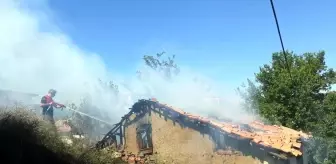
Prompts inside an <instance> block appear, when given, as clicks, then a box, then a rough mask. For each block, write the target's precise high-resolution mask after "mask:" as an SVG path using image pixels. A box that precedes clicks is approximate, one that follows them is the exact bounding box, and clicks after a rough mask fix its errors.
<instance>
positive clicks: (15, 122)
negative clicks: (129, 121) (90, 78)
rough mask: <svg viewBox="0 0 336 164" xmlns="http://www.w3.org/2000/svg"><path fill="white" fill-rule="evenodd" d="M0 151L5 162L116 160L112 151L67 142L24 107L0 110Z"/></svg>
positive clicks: (80, 163) (53, 163)
mask: <svg viewBox="0 0 336 164" xmlns="http://www.w3.org/2000/svg"><path fill="white" fill-rule="evenodd" d="M0 141H1V147H0V152H1V153H0V154H1V157H2V158H1V159H2V160H3V161H7V163H35V164H39V163H49V164H104V163H106V164H107V163H109V164H113V163H115V164H119V163H124V162H123V161H121V159H115V158H112V156H111V154H112V153H111V152H106V151H100V150H95V149H90V148H85V147H83V146H82V145H83V144H82V143H80V142H78V141H77V142H74V144H73V145H72V146H69V145H66V144H65V143H64V142H63V141H62V140H61V139H60V137H59V135H58V134H57V133H56V132H55V130H54V129H53V128H52V127H51V126H50V125H48V124H47V123H45V122H44V121H42V120H41V119H40V118H39V117H37V116H36V115H34V114H33V113H31V112H29V111H26V110H24V109H12V110H8V109H7V110H0Z"/></svg>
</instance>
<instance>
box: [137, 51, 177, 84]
mask: <svg viewBox="0 0 336 164" xmlns="http://www.w3.org/2000/svg"><path fill="white" fill-rule="evenodd" d="M164 54H165V52H161V53H157V54H156V55H155V56H152V55H150V56H148V55H145V56H144V57H143V60H144V62H145V64H146V65H147V66H148V67H150V68H151V69H153V70H155V71H157V72H160V73H163V75H164V77H165V78H167V79H171V78H172V77H173V76H174V75H177V74H178V73H179V72H180V68H179V67H178V66H177V64H176V63H175V55H173V56H171V57H169V56H168V58H167V59H164V58H163V56H164ZM137 73H138V75H141V72H140V71H137Z"/></svg>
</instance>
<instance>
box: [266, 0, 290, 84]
mask: <svg viewBox="0 0 336 164" xmlns="http://www.w3.org/2000/svg"><path fill="white" fill-rule="evenodd" d="M270 2H271V6H272V11H273V16H274V20H275V24H276V26H277V30H278V35H279V39H280V43H281V48H282V52H283V54H284V58H285V67H286V68H287V70H288V73H289V76H290V78H291V79H292V74H291V71H290V68H289V65H288V60H287V53H286V51H285V46H284V44H283V41H282V37H281V32H280V27H279V22H278V18H277V15H276V12H275V8H274V4H273V0H270Z"/></svg>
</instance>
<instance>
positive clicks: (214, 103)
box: [0, 0, 253, 122]
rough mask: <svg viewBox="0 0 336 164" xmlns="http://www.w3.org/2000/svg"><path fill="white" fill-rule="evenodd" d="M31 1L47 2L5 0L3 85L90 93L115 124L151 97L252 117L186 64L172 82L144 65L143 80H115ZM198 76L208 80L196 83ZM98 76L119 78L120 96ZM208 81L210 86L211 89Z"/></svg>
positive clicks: (70, 95)
mask: <svg viewBox="0 0 336 164" xmlns="http://www.w3.org/2000/svg"><path fill="white" fill-rule="evenodd" d="M23 2H24V3H23ZM26 3H34V4H35V5H37V6H38V4H41V6H43V5H44V4H45V1H42V0H41V1H40V0H35V1H23V0H22V1H14V0H12V1H11V0H1V2H0V20H1V25H0V66H1V67H0V68H1V69H0V89H7V90H15V91H20V92H28V93H37V94H40V95H43V94H45V93H46V92H47V91H48V89H50V88H54V89H56V90H57V91H58V94H57V96H56V98H55V99H57V100H59V101H60V102H74V103H77V104H78V103H79V102H80V98H81V97H83V96H87V95H89V96H90V97H91V101H92V103H93V104H94V105H95V106H97V107H98V108H100V109H102V110H103V111H104V113H105V112H106V113H108V115H109V117H110V118H111V122H117V121H118V120H119V119H120V117H121V116H123V115H124V114H126V113H127V112H128V111H129V109H128V108H130V107H131V106H132V104H133V103H134V102H136V101H137V100H138V99H140V98H145V99H148V98H151V97H155V98H157V99H158V100H159V101H160V102H163V103H167V104H169V105H172V106H176V107H180V108H182V109H183V110H185V111H187V112H190V113H195V114H199V115H203V116H209V115H211V116H216V117H228V118H230V119H234V120H237V121H250V120H251V119H253V117H252V116H250V115H247V114H246V113H245V112H244V111H243V110H242V108H241V106H240V98H239V97H238V95H235V94H234V92H233V91H234V90H233V89H231V90H230V91H229V90H228V89H225V87H224V86H222V85H218V84H217V85H216V84H214V82H213V81H211V80H209V79H206V78H204V76H202V75H200V74H198V73H196V72H193V71H191V70H190V69H188V68H187V67H186V68H184V67H185V66H182V67H181V73H180V74H179V75H178V76H177V77H175V78H174V79H173V81H172V82H168V81H166V80H165V79H164V78H162V76H161V75H159V74H158V73H156V72H154V71H152V70H150V69H148V68H146V67H144V66H141V67H140V68H139V69H140V70H141V71H142V72H143V73H144V76H146V78H143V79H142V80H139V79H138V78H137V76H136V74H134V76H127V75H125V76H124V77H122V78H119V77H118V78H116V76H113V74H112V73H111V72H109V71H108V69H107V66H106V65H105V63H104V61H102V59H101V58H100V57H99V55H96V54H94V53H90V52H85V51H83V50H81V49H80V48H78V46H76V44H75V43H73V42H72V41H71V38H69V36H67V35H66V34H64V33H62V32H59V31H47V30H46V29H45V28H46V27H53V28H55V29H57V26H56V25H55V24H52V20H48V13H44V12H42V11H41V10H39V11H35V10H33V9H31V8H27V6H29V5H25V8H23V7H22V4H26ZM28 9H29V10H28ZM46 11H47V10H46ZM37 12H38V15H42V16H43V17H40V16H38V15H37ZM168 51H169V50H168ZM153 55H154V54H153ZM140 62H143V61H141V56H139V63H140ZM135 71H136V70H135ZM195 77H198V78H199V79H205V82H204V83H200V82H195ZM98 78H100V79H102V80H103V81H104V82H108V81H110V80H112V81H114V82H116V84H117V85H118V86H119V90H120V93H119V94H118V95H117V96H116V95H115V94H114V93H113V92H112V91H111V90H108V89H107V88H105V87H102V86H101V85H100V84H99V82H98ZM228 78H229V77H228ZM205 84H211V85H210V86H211V89H209V86H207V85H205ZM217 98H221V99H222V100H221V101H220V102H219V101H218V100H217ZM37 101H38V100H37ZM36 103H38V102H36ZM92 112H95V111H92Z"/></svg>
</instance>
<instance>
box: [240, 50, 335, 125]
mask: <svg viewBox="0 0 336 164" xmlns="http://www.w3.org/2000/svg"><path fill="white" fill-rule="evenodd" d="M286 54H287V61H288V63H285V62H284V53H280V52H277V53H273V56H272V62H271V64H265V65H264V66H262V67H261V68H260V72H258V73H257V74H255V75H256V83H253V82H251V81H250V80H249V82H248V83H249V85H248V86H247V90H246V92H245V93H244V94H243V95H244V97H245V100H246V104H249V106H248V107H249V108H252V109H253V110H255V111H256V112H257V113H259V114H260V115H261V116H263V117H265V118H266V119H268V120H269V121H271V122H272V123H278V124H282V125H284V126H287V127H291V128H294V129H299V130H306V131H310V130H312V129H313V128H314V127H315V126H316V123H317V122H318V121H319V119H320V118H319V117H317V116H318V115H319V114H320V113H321V110H323V102H324V99H325V97H326V92H328V91H330V89H331V85H332V84H334V83H335V77H336V73H335V71H333V69H330V68H328V67H327V66H326V64H325V53H324V51H321V52H318V53H304V54H302V55H297V54H294V53H293V52H286ZM287 65H288V68H287V67H286V66H287Z"/></svg>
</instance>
